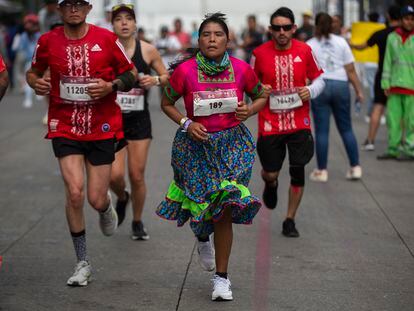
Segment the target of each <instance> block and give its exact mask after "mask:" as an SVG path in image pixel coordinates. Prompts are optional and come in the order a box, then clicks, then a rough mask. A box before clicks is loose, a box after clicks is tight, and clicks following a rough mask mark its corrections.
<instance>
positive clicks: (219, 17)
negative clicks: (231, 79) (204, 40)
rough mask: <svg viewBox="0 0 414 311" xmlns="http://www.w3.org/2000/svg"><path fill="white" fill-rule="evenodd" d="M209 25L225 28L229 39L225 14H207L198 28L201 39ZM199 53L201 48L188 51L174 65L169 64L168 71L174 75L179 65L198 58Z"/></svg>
mask: <svg viewBox="0 0 414 311" xmlns="http://www.w3.org/2000/svg"><path fill="white" fill-rule="evenodd" d="M209 23H216V24H219V25H220V26H221V28H223V31H224V33H225V34H226V36H227V38H229V27H228V26H227V24H226V14H223V13H220V12H217V13H210V14H206V15H205V16H204V20H203V22H202V23H201V25H200V27H199V28H198V36H199V37H200V35H201V33H202V31H203V29H204V27H206V25H207V24H209ZM199 51H200V49H199V48H195V49H194V48H192V49H187V51H186V52H185V53H183V54H182V55H181V56H180V57H179V58H178V59H177V60H175V61H173V62H172V63H169V68H168V71H169V72H170V73H172V72H173V71H174V70H175V68H177V67H178V66H179V65H181V64H182V63H184V62H186V61H187V60H189V59H190V58H193V57H194V56H196V55H197V53H198V52H199Z"/></svg>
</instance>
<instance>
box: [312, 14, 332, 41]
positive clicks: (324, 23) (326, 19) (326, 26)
mask: <svg viewBox="0 0 414 311" xmlns="http://www.w3.org/2000/svg"><path fill="white" fill-rule="evenodd" d="M331 33H332V17H331V16H330V15H329V14H327V13H324V12H321V13H318V14H317V15H316V17H315V37H316V38H318V39H321V38H323V37H325V38H326V39H328V38H329V35H330V34H331Z"/></svg>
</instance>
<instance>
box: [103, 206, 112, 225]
mask: <svg viewBox="0 0 414 311" xmlns="http://www.w3.org/2000/svg"><path fill="white" fill-rule="evenodd" d="M112 213H113V212H112V207H110V208H109V210H108V211H106V212H105V213H104V214H101V215H102V222H103V224H104V225H109V224H112V222H113V214H112Z"/></svg>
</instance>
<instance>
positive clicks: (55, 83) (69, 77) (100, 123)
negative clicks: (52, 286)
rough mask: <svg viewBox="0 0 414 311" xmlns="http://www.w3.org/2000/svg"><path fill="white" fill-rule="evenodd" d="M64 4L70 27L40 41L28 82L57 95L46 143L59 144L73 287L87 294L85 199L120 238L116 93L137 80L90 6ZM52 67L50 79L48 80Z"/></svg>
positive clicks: (106, 229)
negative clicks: (114, 190)
mask: <svg viewBox="0 0 414 311" xmlns="http://www.w3.org/2000/svg"><path fill="white" fill-rule="evenodd" d="M58 4H59V12H60V14H61V17H62V20H63V23H64V26H63V27H57V28H55V29H53V30H52V31H50V32H48V33H46V34H43V35H42V36H41V37H40V39H39V42H38V45H37V48H36V51H35V54H34V57H33V61H32V67H31V69H29V71H28V72H27V82H28V83H29V85H30V86H31V87H32V88H33V89H34V90H35V91H36V94H38V95H47V94H50V102H49V112H48V134H47V136H46V137H47V138H48V139H51V140H52V146H53V150H54V153H55V156H56V157H57V158H58V162H59V166H60V171H61V174H62V178H63V181H64V185H65V193H66V217H67V221H68V225H69V230H70V234H71V236H72V240H73V245H74V248H75V253H76V257H77V261H78V263H77V265H76V267H75V272H74V273H73V275H72V276H71V277H70V278H69V279H68V281H67V285H69V286H86V285H87V284H88V282H89V280H90V277H91V263H90V261H89V259H88V256H87V249H86V233H85V217H84V213H83V205H84V198H85V196H86V197H87V199H88V202H89V204H90V205H91V206H92V207H93V208H94V209H95V210H96V211H98V213H99V224H100V228H101V231H102V233H103V234H104V235H106V236H110V235H113V234H114V233H115V230H116V228H117V224H118V219H117V214H116V211H115V209H114V208H113V206H112V203H111V197H110V195H109V193H108V189H109V182H110V176H111V165H112V162H113V161H114V158H115V151H116V150H117V149H121V148H122V146H123V143H125V142H124V140H123V131H122V115H121V109H120V108H119V106H118V105H117V104H116V102H115V99H116V91H118V90H119V91H128V90H130V89H131V88H132V86H133V85H134V83H135V81H136V80H137V72H136V69H135V67H134V65H133V64H132V63H131V61H130V60H129V59H128V57H127V56H126V55H125V51H124V49H123V47H122V45H121V43H120V42H119V41H118V38H117V36H116V35H115V34H113V33H111V32H110V31H108V30H106V29H103V28H99V27H97V26H94V25H91V24H88V23H86V17H87V15H88V14H89V12H90V11H91V9H92V5H91V4H90V2H89V1H85V0H83V1H79V0H76V1H74V0H59V2H58ZM48 67H50V78H43V74H44V72H45V71H46V70H47V68H48ZM84 171H86V181H85V177H84ZM85 184H86V191H85V189H84V188H85Z"/></svg>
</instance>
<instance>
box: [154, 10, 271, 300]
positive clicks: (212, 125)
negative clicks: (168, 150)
mask: <svg viewBox="0 0 414 311" xmlns="http://www.w3.org/2000/svg"><path fill="white" fill-rule="evenodd" d="M228 37H229V31H228V28H227V25H226V23H225V18H224V15H223V14H220V13H216V14H212V15H208V16H207V17H206V19H205V20H204V21H203V22H202V23H201V25H200V28H199V40H198V42H199V47H200V51H199V52H197V54H196V55H195V56H193V57H191V58H189V59H188V60H186V61H184V62H180V64H178V65H177V66H174V67H175V68H174V71H173V73H172V76H171V78H170V80H169V85H168V86H167V87H166V88H165V92H164V95H163V98H162V103H161V106H162V109H163V111H164V112H165V113H166V114H167V116H168V117H169V118H171V119H172V120H173V121H175V122H176V123H178V124H180V128H179V129H178V130H177V133H176V136H175V139H174V142H173V147H172V161H171V162H172V167H173V170H174V180H173V181H172V183H171V184H170V187H169V189H168V193H167V195H166V198H165V200H164V201H163V202H162V203H161V204H160V205H159V207H158V209H157V214H158V215H159V216H161V217H163V218H166V219H169V220H176V221H177V224H178V226H182V225H183V224H184V223H185V222H186V221H187V220H189V219H190V220H191V221H190V226H191V229H192V230H193V232H194V233H195V235H196V236H197V239H198V253H199V255H200V264H201V265H202V267H203V268H204V269H205V270H208V271H212V270H214V269H215V268H216V273H215V275H214V279H213V280H214V289H213V294H212V300H232V299H233V295H232V291H231V288H230V280H229V279H228V277H227V268H228V261H229V257H230V252H231V245H232V239H233V231H232V223H237V224H250V223H251V222H252V220H253V218H254V216H255V215H256V213H257V212H258V210H259V208H260V205H261V204H260V201H259V200H258V199H257V198H256V197H255V196H252V195H251V194H250V191H249V190H248V188H247V185H248V183H249V180H250V176H251V170H252V166H253V162H254V157H255V143H254V141H253V139H252V136H251V134H250V132H249V130H248V129H247V127H246V126H245V125H244V124H243V123H242V121H245V120H246V119H247V118H248V117H250V116H251V115H253V114H255V113H256V112H257V111H259V110H260V109H261V108H263V107H264V105H265V104H266V98H267V95H268V91H267V87H266V92H265V88H264V87H263V86H262V84H261V83H260V81H259V79H258V78H257V76H256V75H255V73H254V71H253V70H252V69H251V67H250V66H249V65H248V64H247V63H245V62H244V61H241V60H238V59H235V58H233V57H229V55H228V54H227V52H226V47H227V43H228ZM244 93H247V94H248V95H249V96H250V97H251V99H252V100H253V103H252V104H251V105H247V104H246V103H245V102H244V101H243V97H244ZM265 93H266V94H265ZM181 96H183V97H184V102H185V109H186V113H187V115H186V116H184V115H182V114H181V113H180V112H179V111H178V110H177V108H176V107H175V106H174V103H175V102H176V100H177V99H178V98H179V97H181ZM213 232H214V245H215V251H216V254H215V260H214V250H213V248H212V246H211V243H210V240H209V236H210V235H211V234H212V233H213Z"/></svg>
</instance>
